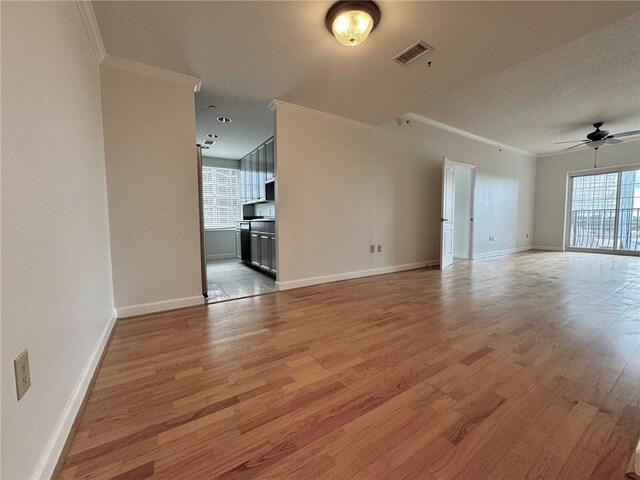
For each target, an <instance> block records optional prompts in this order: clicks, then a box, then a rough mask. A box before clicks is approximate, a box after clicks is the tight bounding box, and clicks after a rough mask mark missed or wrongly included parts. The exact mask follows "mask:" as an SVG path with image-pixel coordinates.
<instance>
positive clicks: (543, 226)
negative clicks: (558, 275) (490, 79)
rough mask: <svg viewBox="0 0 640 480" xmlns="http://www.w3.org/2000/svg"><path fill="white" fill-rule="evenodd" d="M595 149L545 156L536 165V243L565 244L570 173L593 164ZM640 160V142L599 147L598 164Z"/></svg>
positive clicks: (549, 246)
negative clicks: (568, 176) (565, 221)
mask: <svg viewBox="0 0 640 480" xmlns="http://www.w3.org/2000/svg"><path fill="white" fill-rule="evenodd" d="M593 159H594V152H593V150H591V149H587V148H579V149H576V151H573V152H567V153H564V154H559V155H554V156H550V157H541V158H538V160H537V166H536V207H535V212H536V213H535V245H536V246H537V247H540V248H550V249H562V248H563V247H564V225H565V224H564V219H565V207H566V198H567V173H568V172H574V171H578V170H588V169H591V168H593ZM634 163H635V164H640V142H639V141H637V140H636V141H634V140H627V141H625V142H624V143H619V144H617V145H607V146H605V147H603V148H601V149H600V150H599V151H598V167H614V166H620V165H631V164H634Z"/></svg>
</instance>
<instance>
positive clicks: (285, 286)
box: [276, 260, 440, 290]
mask: <svg viewBox="0 0 640 480" xmlns="http://www.w3.org/2000/svg"><path fill="white" fill-rule="evenodd" d="M439 264H440V261H439V260H429V261H427V262H416V263H405V264H404V265H393V266H391V267H379V268H370V269H368V270H358V271H355V272H346V273H337V274H334V275H323V276H320V277H309V278H302V279H300V280H288V281H286V282H276V286H277V287H278V290H291V289H292V288H300V287H309V286H311V285H319V284H321V283H330V282H339V281H342V280H351V279H353V278H361V277H371V276H373V275H384V274H385V273H394V272H403V271H405V270H415V269H416V268H424V267H432V266H436V265H439Z"/></svg>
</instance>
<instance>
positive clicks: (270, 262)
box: [242, 220, 277, 277]
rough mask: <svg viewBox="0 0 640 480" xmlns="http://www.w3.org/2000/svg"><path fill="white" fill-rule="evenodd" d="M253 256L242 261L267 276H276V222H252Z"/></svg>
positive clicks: (251, 247) (251, 243)
mask: <svg viewBox="0 0 640 480" xmlns="http://www.w3.org/2000/svg"><path fill="white" fill-rule="evenodd" d="M250 249H251V252H250V253H251V254H250V255H248V256H247V257H246V258H245V257H243V258H242V261H243V262H245V263H246V264H248V265H251V266H252V267H254V268H255V269H256V270H259V271H261V272H263V273H266V274H267V275H270V276H272V277H275V275H276V265H277V264H276V224H275V222H269V221H260V220H255V221H253V220H252V221H251V241H250Z"/></svg>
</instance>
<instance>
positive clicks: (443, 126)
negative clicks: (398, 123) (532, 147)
mask: <svg viewBox="0 0 640 480" xmlns="http://www.w3.org/2000/svg"><path fill="white" fill-rule="evenodd" d="M403 117H404V118H409V119H411V120H415V121H416V122H420V123H424V124H426V125H431V126H432V127H436V128H439V129H441V130H446V131H447V132H451V133H455V134H457V135H461V136H463V137H467V138H470V139H471V140H476V141H478V142H482V143H485V144H487V145H492V146H494V147H498V148H501V149H503V150H510V151H512V152H515V153H519V154H520V155H525V156H527V157H532V158H536V154H535V153H531V152H528V151H527V150H522V149H521V148H516V147H512V146H511V145H506V144H504V143H500V142H496V141H495V140H491V139H490V138H485V137H481V136H479V135H475V134H473V133H471V132H467V131H466V130H461V129H460V128H456V127H452V126H451V125H447V124H446V123H442V122H438V121H437V120H434V119H433V118H429V117H425V116H424V115H420V114H419V113H414V112H410V113H407V114H405V115H403Z"/></svg>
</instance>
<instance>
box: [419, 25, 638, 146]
mask: <svg viewBox="0 0 640 480" xmlns="http://www.w3.org/2000/svg"><path fill="white" fill-rule="evenodd" d="M419 113H423V114H424V115H428V116H429V117H431V118H433V119H436V120H438V121H440V122H442V123H446V124H449V125H455V126H456V127H457V128H460V129H463V130H468V131H471V132H473V133H474V134H476V135H480V136H483V137H487V138H491V139H495V140H498V141H500V142H502V143H505V144H507V145H514V146H517V147H519V148H521V149H524V150H527V151H529V152H532V153H535V154H544V153H550V152H554V151H561V150H563V149H565V148H567V146H568V145H554V144H553V142H562V141H568V140H579V139H584V138H585V136H586V134H587V133H589V132H591V131H593V127H592V124H593V123H595V122H598V121H603V122H605V125H604V127H603V128H606V129H607V130H609V131H610V132H611V133H615V132H624V131H629V130H640V14H635V15H632V16H630V17H627V18H625V19H623V20H620V21H618V22H616V23H614V24H611V25H608V26H606V27H603V28H601V29H599V30H596V31H595V32H592V33H589V34H587V35H584V36H582V37H580V38H578V39H576V40H574V41H572V42H570V43H568V44H566V45H564V46H562V47H559V48H557V49H554V50H551V51H549V52H547V53H544V54H542V55H539V56H537V57H535V58H533V59H531V60H529V61H527V62H524V63H521V64H520V65H517V66H516V67H513V68H510V69H508V70H505V71H503V72H500V73H498V74H496V75H494V76H492V77H490V78H488V79H485V80H482V81H480V82H477V83H475V84H473V85H471V86H469V87H467V88H465V89H462V90H459V91H458V92H455V93H453V94H450V95H447V96H446V97H444V98H442V99H440V100H437V101H434V102H430V104H429V106H428V108H426V109H425V110H424V111H422V112H419ZM579 148H588V147H579Z"/></svg>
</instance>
